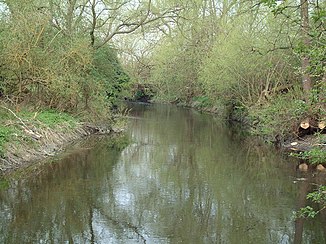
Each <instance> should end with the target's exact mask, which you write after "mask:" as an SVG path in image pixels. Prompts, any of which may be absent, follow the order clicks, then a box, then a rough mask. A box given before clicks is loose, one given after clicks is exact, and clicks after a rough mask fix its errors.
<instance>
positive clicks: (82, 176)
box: [0, 106, 325, 243]
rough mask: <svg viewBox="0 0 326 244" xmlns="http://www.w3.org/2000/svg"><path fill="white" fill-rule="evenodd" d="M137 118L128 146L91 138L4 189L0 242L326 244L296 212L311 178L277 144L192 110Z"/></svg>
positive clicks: (140, 113) (151, 111)
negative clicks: (297, 179)
mask: <svg viewBox="0 0 326 244" xmlns="http://www.w3.org/2000/svg"><path fill="white" fill-rule="evenodd" d="M132 116H133V117H134V118H133V119H131V122H130V129H129V132H128V133H129V137H130V140H131V143H130V144H129V145H128V146H127V147H126V148H125V149H124V150H123V151H119V150H117V149H114V148H111V147H110V146H108V145H110V143H109V140H110V139H105V138H102V140H100V141H99V142H97V144H96V147H95V148H93V147H91V146H89V145H88V144H91V145H92V144H93V143H91V142H88V144H86V145H82V146H79V147H78V150H77V151H76V152H74V153H71V154H69V155H67V156H66V157H65V158H64V159H62V160H60V161H58V162H54V163H53V164H51V165H49V166H44V167H42V171H41V172H38V174H37V175H35V174H33V178H27V179H24V180H17V181H16V182H12V183H11V187H10V188H9V189H8V190H6V191H1V192H0V216H1V220H0V222H1V227H0V228H1V229H0V243H65V242H69V243H295V242H296V243H299V242H300V241H301V242H302V243H324V241H325V232H324V229H323V227H322V226H323V223H322V220H321V219H316V220H313V221H308V222H305V223H303V222H295V221H294V219H293V217H292V216H293V215H292V213H293V211H295V210H296V209H297V207H299V206H301V204H302V201H304V199H303V200H302V196H303V194H304V193H305V192H306V191H308V190H309V189H308V188H307V187H306V186H308V187H309V186H311V185H310V184H309V183H308V181H302V182H298V183H297V184H294V183H293V180H294V178H295V177H298V176H300V175H297V172H296V171H295V168H294V167H292V164H289V163H288V162H287V160H288V159H286V158H282V157H281V156H279V155H278V154H277V153H276V152H275V151H273V149H271V148H270V147H266V146H265V145H263V144H259V143H254V142H253V141H249V140H248V139H245V138H242V137H241V135H238V134H236V133H234V132H232V131H231V130H230V129H227V128H225V126H224V125H223V124H222V123H221V122H220V121H219V120H218V119H214V118H213V117H211V116H208V115H202V114H199V113H196V112H192V111H190V110H186V109H180V108H176V107H170V106H147V107H146V106H134V107H133V111H132ZM96 140H98V138H97V139H96ZM300 177H301V176H300ZM303 224H304V225H303ZM301 226H302V228H301Z"/></svg>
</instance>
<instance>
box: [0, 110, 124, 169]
mask: <svg viewBox="0 0 326 244" xmlns="http://www.w3.org/2000/svg"><path fill="white" fill-rule="evenodd" d="M0 116H1V117H0V122H1V125H0V175H4V174H7V173H9V172H12V171H15V170H17V169H22V168H25V167H27V166H29V165H31V164H32V163H33V162H35V161H38V160H42V159H44V158H47V157H51V156H54V155H57V154H58V153H59V152H61V151H62V150H64V149H65V148H66V146H67V145H69V144H70V143H72V142H74V141H76V140H79V139H82V138H84V137H87V136H89V135H92V134H110V133H117V132H120V131H121V129H120V128H119V126H117V127H115V126H113V125H112V122H111V123H107V122H106V123H103V122H102V123H97V122H84V121H82V120H81V119H80V118H78V117H77V116H73V115H71V114H68V113H63V112H58V111H55V110H43V111H36V112H35V111H33V110H31V109H27V108H26V109H25V110H22V111H18V112H16V111H13V109H11V108H8V107H6V106H4V105H1V108H0Z"/></svg>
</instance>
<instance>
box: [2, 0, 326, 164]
mask: <svg viewBox="0 0 326 244" xmlns="http://www.w3.org/2000/svg"><path fill="white" fill-rule="evenodd" d="M325 4H326V3H325V2H324V1H308V0H300V2H298V1H292V0H289V1H282V2H279V1H275V0H229V1H216V0H181V1H175V0H167V1H152V0H148V1H139V2H135V1H120V0H118V1H106V0H71V1H63V0H47V1H39V0H31V1H18V0H0V12H1V15H0V55H1V57H2V58H1V60H0V98H1V108H0V113H1V122H2V125H1V127H0V151H1V155H2V156H1V157H2V158H6V153H7V152H8V151H7V146H8V142H10V144H11V145H14V144H15V143H22V142H23V143H27V144H30V143H32V142H33V141H35V140H39V139H38V138H41V137H42V138H44V137H47V136H46V135H48V134H49V133H50V132H49V130H48V128H50V127H52V126H53V127H55V126H58V128H59V131H60V130H61V129H63V130H66V129H67V128H72V130H71V131H76V128H79V129H80V128H81V127H79V126H80V124H81V121H92V122H95V121H101V122H103V121H105V123H107V121H109V120H110V118H112V112H111V110H112V109H109V108H115V107H116V105H115V103H116V101H117V100H119V99H121V98H123V97H125V96H128V94H129V92H130V91H131V90H132V89H131V88H132V87H142V88H144V89H143V90H142V91H141V92H137V91H136V92H135V93H136V94H138V95H139V94H145V96H146V97H152V96H153V95H154V100H156V101H159V102H172V103H177V104H180V105H186V106H193V107H196V108H198V109H202V110H208V111H212V112H216V113H218V114H219V115H220V116H221V117H224V118H226V119H231V120H238V121H240V122H241V123H242V124H244V125H249V127H250V128H251V132H252V134H255V135H259V136H261V137H263V138H264V139H265V140H266V141H273V142H277V143H282V142H284V141H286V140H287V139H289V138H291V139H293V140H294V139H295V140H297V139H298V138H299V139H300V138H303V137H305V136H306V135H310V134H314V133H319V137H318V138H317V139H318V140H317V141H315V143H314V145H315V148H317V149H315V150H316V151H310V152H306V153H303V154H300V153H298V155H299V156H300V157H305V158H309V159H311V162H314V159H313V158H316V157H317V158H318V162H319V163H325V159H324V156H323V155H324V153H323V152H324V149H325V143H326V139H325V120H326V101H325V99H326V72H325V56H326V50H325V44H326V38H325V28H326V26H325V16H326V12H325V7H326V5H325ZM130 84H134V85H133V86H130ZM145 88H147V90H146V89H145ZM148 91H150V92H153V91H154V94H146V92H148ZM42 116H45V117H46V116H50V118H51V119H50V121H52V120H53V123H52V122H51V123H52V124H51V125H50V124H48V123H49V120H47V119H45V120H44V117H42ZM67 121H68V122H67ZM35 126H37V128H45V130H44V131H39V130H38V129H36V128H34V127H35ZM51 130H53V129H52V128H51ZM58 137H60V136H58ZM17 138H19V139H18V140H17ZM15 141H16V142H15ZM296 143H298V144H301V141H300V140H297V142H296ZM300 150H301V149H300Z"/></svg>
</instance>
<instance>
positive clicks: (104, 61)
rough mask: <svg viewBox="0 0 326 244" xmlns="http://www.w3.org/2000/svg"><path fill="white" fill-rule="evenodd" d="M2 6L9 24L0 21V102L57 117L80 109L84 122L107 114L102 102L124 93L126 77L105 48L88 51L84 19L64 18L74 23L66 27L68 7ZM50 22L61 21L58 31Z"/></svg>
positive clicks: (35, 2) (8, 3) (10, 3)
mask: <svg viewBox="0 0 326 244" xmlns="http://www.w3.org/2000/svg"><path fill="white" fill-rule="evenodd" d="M6 3H7V7H8V9H9V10H8V14H10V19H9V18H8V19H5V18H4V19H0V32H1V35H0V56H1V61H0V81H1V82H0V91H1V94H2V95H3V97H5V98H6V99H7V100H8V101H10V102H11V103H14V104H20V103H24V104H26V103H27V104H32V105H34V106H37V107H44V108H50V109H56V110H58V111H63V112H79V111H81V110H84V109H85V108H86V110H87V113H88V114H89V116H90V117H94V116H93V115H94V114H95V115H98V116H104V115H107V114H109V112H108V110H109V109H108V106H109V105H110V104H111V103H112V99H111V100H110V99H107V93H109V94H110V95H111V97H114V98H115V99H116V98H118V97H121V96H122V93H123V92H124V91H125V90H126V89H128V87H127V86H126V85H125V84H127V83H128V76H127V75H126V73H124V71H123V69H122V67H121V65H120V64H119V61H118V58H117V55H116V53H115V51H113V49H112V48H111V47H108V46H103V48H102V49H94V48H93V47H92V46H91V45H90V44H91V40H90V37H89V35H88V31H87V32H85V29H86V28H87V25H86V22H85V21H84V20H82V19H79V18H76V17H77V16H74V13H70V14H72V16H71V17H72V19H71V21H73V22H74V23H70V24H73V25H70V24H69V21H70V20H69V19H68V18H69V16H68V12H69V10H68V9H67V8H66V7H67V6H68V5H69V4H73V3H69V4H68V5H60V4H61V3H58V6H57V7H58V8H59V9H61V10H60V11H59V10H55V9H52V7H54V6H53V5H51V4H50V3H48V2H42V3H41V2H39V1H36V0H35V1H30V2H28V3H27V2H26V3H24V7H23V6H22V5H21V4H19V3H18V2H17V1H8V2H6ZM40 4H42V6H47V4H49V9H47V8H46V7H44V9H47V10H46V11H45V10H44V11H43V8H39V5H40ZM5 7H6V5H5V4H4V7H3V8H0V12H3V11H4V9H5ZM66 12H67V13H66ZM54 17H55V18H57V19H62V20H63V21H62V23H60V24H59V23H57V24H58V26H60V28H58V26H57V27H54V26H55V25H53V23H52V22H53V18H54ZM79 17H82V16H79ZM68 20H69V21H68ZM86 33H87V34H86ZM105 107H107V109H105ZM85 114H86V113H85Z"/></svg>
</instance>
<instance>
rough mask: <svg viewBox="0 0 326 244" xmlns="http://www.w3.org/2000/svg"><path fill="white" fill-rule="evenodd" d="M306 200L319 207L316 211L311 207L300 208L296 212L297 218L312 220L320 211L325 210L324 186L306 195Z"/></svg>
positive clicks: (325, 189) (325, 196)
mask: <svg viewBox="0 0 326 244" xmlns="http://www.w3.org/2000/svg"><path fill="white" fill-rule="evenodd" d="M307 199H308V200H310V201H311V202H313V203H315V204H319V206H321V207H320V208H319V209H318V210H316V209H314V208H313V207H311V206H307V207H304V208H301V209H300V210H299V211H298V212H296V217H297V218H314V217H315V216H316V215H317V214H318V213H320V211H322V210H324V209H325V208H326V186H324V185H323V186H319V188H318V189H317V190H316V191H313V192H311V193H309V194H308V195H307Z"/></svg>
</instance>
